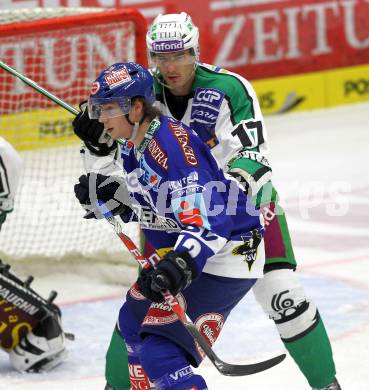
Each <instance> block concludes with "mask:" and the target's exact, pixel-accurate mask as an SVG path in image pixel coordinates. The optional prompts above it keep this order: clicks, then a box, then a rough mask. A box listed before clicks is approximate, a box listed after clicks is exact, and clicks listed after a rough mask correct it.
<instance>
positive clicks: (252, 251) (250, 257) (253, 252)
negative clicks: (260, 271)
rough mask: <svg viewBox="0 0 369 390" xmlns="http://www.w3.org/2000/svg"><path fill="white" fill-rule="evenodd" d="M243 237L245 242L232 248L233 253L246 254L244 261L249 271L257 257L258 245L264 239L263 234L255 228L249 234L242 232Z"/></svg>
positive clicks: (235, 254) (237, 254)
mask: <svg viewBox="0 0 369 390" xmlns="http://www.w3.org/2000/svg"><path fill="white" fill-rule="evenodd" d="M241 238H242V241H243V244H241V245H239V246H236V247H235V248H234V249H233V250H232V255H234V256H245V258H244V261H245V263H246V264H247V266H248V268H249V271H251V268H252V265H253V264H254V262H255V260H256V258H257V254H258V252H257V251H258V246H259V244H260V242H261V240H262V239H263V236H262V234H261V233H260V232H259V231H258V230H256V229H255V230H253V231H251V232H248V233H247V234H244V235H242V234H241Z"/></svg>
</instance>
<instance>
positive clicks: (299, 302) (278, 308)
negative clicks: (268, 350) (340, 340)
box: [252, 269, 319, 342]
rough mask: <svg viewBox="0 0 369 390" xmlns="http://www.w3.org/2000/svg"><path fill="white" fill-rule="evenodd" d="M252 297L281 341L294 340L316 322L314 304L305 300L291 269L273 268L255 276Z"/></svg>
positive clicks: (315, 324)
mask: <svg viewBox="0 0 369 390" xmlns="http://www.w3.org/2000/svg"><path fill="white" fill-rule="evenodd" d="M252 290H253V292H254V295H255V298H256V300H257V301H258V303H259V304H260V305H261V307H262V308H263V310H264V311H265V313H267V314H268V315H269V317H270V318H271V319H272V320H273V321H274V322H275V324H276V326H277V329H278V332H279V334H280V336H281V339H282V340H283V341H284V342H290V341H294V340H298V339H299V338H301V337H303V336H304V335H305V334H307V333H309V332H310V331H311V330H312V329H314V328H315V327H316V326H317V324H318V323H319V313H318V311H317V308H316V306H315V304H314V303H313V302H311V301H309V300H308V298H307V297H306V295H305V291H304V289H303V287H302V285H301V283H300V281H299V279H298V277H297V275H296V274H295V272H293V270H291V269H277V270H273V271H270V272H268V273H266V274H265V275H264V278H262V279H258V280H257V282H256V283H255V285H254V287H253V289H252Z"/></svg>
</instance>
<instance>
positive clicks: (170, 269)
mask: <svg viewBox="0 0 369 390" xmlns="http://www.w3.org/2000/svg"><path fill="white" fill-rule="evenodd" d="M198 274H199V271H198V269H197V265H196V261H195V260H194V259H193V258H192V257H191V255H190V254H189V253H188V252H187V251H181V252H176V251H171V252H169V253H167V254H166V255H165V256H164V257H163V258H162V259H161V260H160V262H159V263H158V266H157V268H156V269H153V268H149V269H145V270H143V271H142V272H141V274H140V276H139V277H138V279H137V284H138V287H139V289H140V291H141V293H142V295H144V296H145V297H146V298H147V299H150V300H151V301H153V302H163V301H164V298H163V295H162V294H161V291H163V292H164V291H166V290H169V291H170V292H171V293H172V294H173V295H177V294H178V293H179V292H181V291H182V290H183V289H185V288H186V287H188V286H189V285H190V283H191V282H192V280H193V279H195V278H196V277H197V276H198Z"/></svg>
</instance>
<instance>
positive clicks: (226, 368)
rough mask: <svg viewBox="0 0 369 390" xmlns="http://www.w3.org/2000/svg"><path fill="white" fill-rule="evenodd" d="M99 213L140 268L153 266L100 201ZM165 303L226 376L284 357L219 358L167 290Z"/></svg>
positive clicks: (246, 372)
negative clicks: (256, 359)
mask: <svg viewBox="0 0 369 390" xmlns="http://www.w3.org/2000/svg"><path fill="white" fill-rule="evenodd" d="M97 206H98V209H99V211H100V213H101V214H102V215H103V216H104V218H105V219H106V220H107V221H108V222H109V223H110V225H111V226H112V227H113V229H114V231H115V233H116V235H117V236H118V237H119V238H120V240H121V241H122V242H123V244H124V245H125V246H126V247H127V249H128V250H129V251H130V252H131V254H132V255H133V256H134V258H135V259H136V261H137V262H138V263H139V264H140V265H141V266H142V268H149V267H150V266H153V267H155V265H154V264H152V263H151V262H150V261H149V260H147V259H146V258H145V257H144V256H143V255H142V254H141V252H140V250H139V249H138V248H137V246H136V245H135V243H134V242H133V241H132V240H131V239H130V238H129V237H128V236H127V235H126V234H125V233H123V231H122V226H121V224H120V223H119V221H118V220H117V219H116V218H115V217H114V216H113V214H112V213H111V211H110V210H108V208H107V207H106V206H105V205H104V204H103V203H102V202H99V204H98V205H97ZM162 294H163V297H164V300H165V303H166V304H167V305H168V306H169V307H170V308H171V309H172V311H173V312H174V313H175V314H176V316H177V317H178V319H179V320H180V321H181V322H182V324H183V325H184V327H185V328H186V330H187V331H188V332H189V333H190V335H191V336H192V337H193V339H194V340H195V341H196V342H197V343H198V344H199V345H200V347H201V349H202V350H203V351H204V353H205V355H206V356H207V357H208V358H209V360H210V361H211V362H212V363H213V364H214V366H215V368H216V369H217V370H218V371H219V372H220V373H221V374H223V375H227V376H244V375H251V374H256V373H258V372H261V371H264V370H267V369H269V368H272V367H274V366H275V365H277V364H279V363H280V362H282V361H283V360H284V358H285V357H286V355H285V354H282V355H279V356H276V357H274V358H271V359H268V360H264V361H262V362H259V363H253V364H244V365H238V364H230V363H226V362H224V361H223V360H221V359H220V358H219V357H218V356H217V355H216V354H215V352H214V351H213V349H212V348H211V347H210V346H209V344H208V343H207V342H206V340H205V339H204V337H203V336H202V335H201V334H200V332H199V331H198V329H197V328H196V325H195V324H194V323H193V322H192V321H191V319H190V318H189V317H188V316H187V314H186V312H185V311H184V310H183V308H182V306H181V305H180V304H179V302H178V300H177V298H176V297H175V296H173V294H172V293H170V292H169V291H165V292H163V293H162Z"/></svg>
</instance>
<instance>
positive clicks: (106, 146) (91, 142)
mask: <svg viewBox="0 0 369 390" xmlns="http://www.w3.org/2000/svg"><path fill="white" fill-rule="evenodd" d="M86 103H87V102H85V101H84V102H82V103H80V105H79V107H80V109H81V112H80V113H79V114H78V115H77V116H76V117H75V118H74V120H73V122H72V126H73V130H74V133H75V134H76V136H77V137H78V138H80V139H81V140H82V141H83V142H84V144H85V145H86V147H87V149H89V150H90V151H91V152H92V153H93V154H96V155H97V156H107V155H108V154H109V153H110V152H112V151H113V150H115V149H116V147H117V143H116V142H115V141H114V140H113V139H112V138H111V137H110V135H109V134H108V133H106V131H105V130H104V125H103V124H102V123H100V122H99V121H98V120H97V119H90V117H89V116H88V111H87V104H86Z"/></svg>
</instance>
